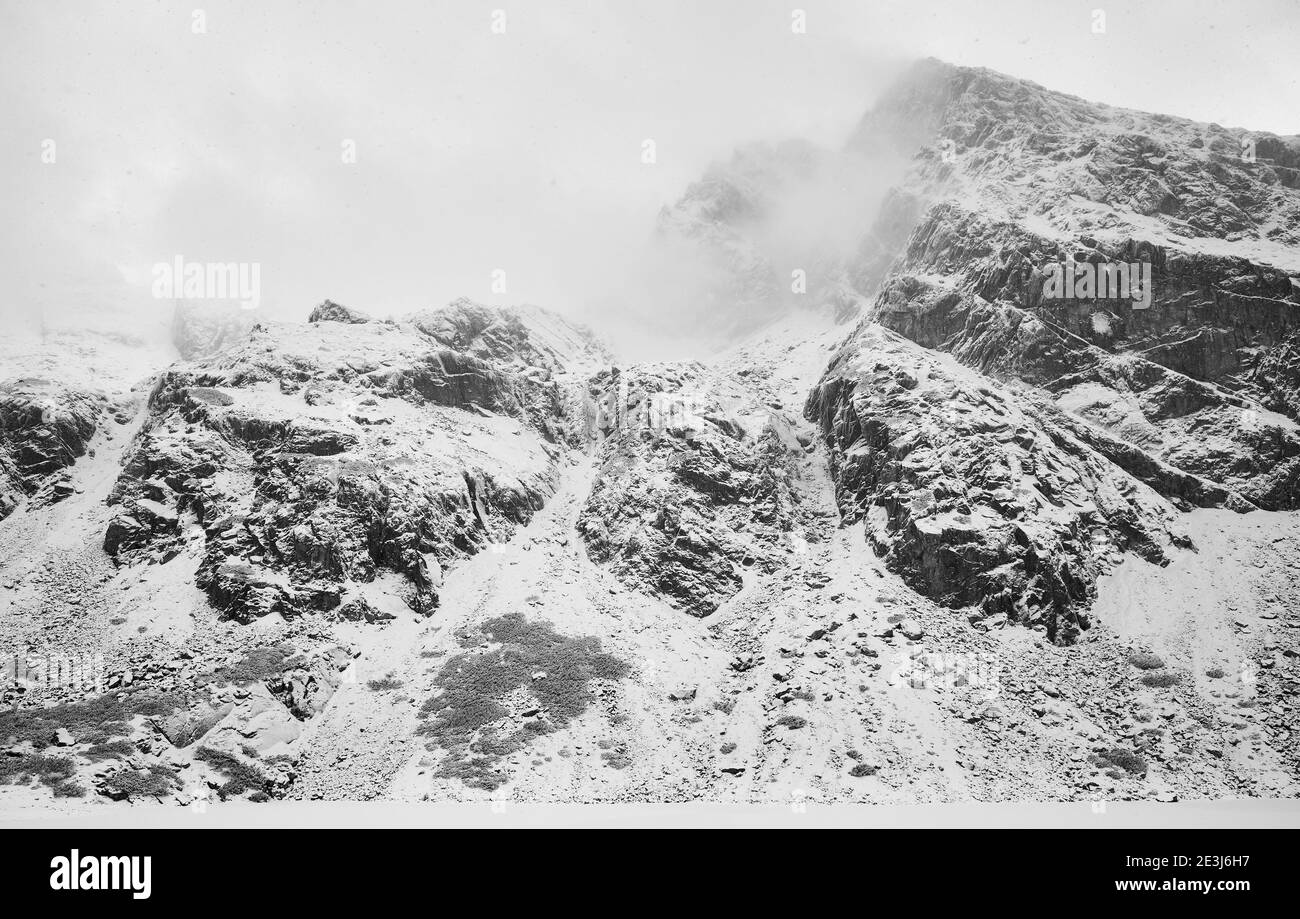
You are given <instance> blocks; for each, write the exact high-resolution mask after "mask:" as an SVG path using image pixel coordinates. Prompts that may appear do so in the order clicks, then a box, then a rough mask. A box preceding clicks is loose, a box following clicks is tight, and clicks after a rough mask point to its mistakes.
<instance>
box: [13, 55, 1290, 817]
mask: <svg viewBox="0 0 1300 919" xmlns="http://www.w3.org/2000/svg"><path fill="white" fill-rule="evenodd" d="M1298 169H1300V141H1297V139H1296V138H1279V137H1274V136H1272V135H1267V134H1263V133H1258V132H1247V131H1244V130H1239V129H1225V128H1221V127H1219V126H1217V125H1203V124H1196V123H1193V122H1189V121H1185V120H1182V119H1178V118H1172V117H1168V116H1162V115H1153V114H1146V113H1140V112H1131V111H1126V110H1121V109H1116V108H1113V107H1110V106H1105V105H1099V104H1094V103H1089V102H1085V101H1083V100H1080V99H1076V98H1073V97H1069V96H1065V95H1062V94H1060V93H1055V92H1052V91H1050V90H1047V89H1044V88H1042V87H1040V86H1037V85H1035V84H1032V83H1028V82H1025V81H1022V80H1017V79H1013V78H1010V77H1006V76H1002V75H1000V74H996V73H993V72H990V71H986V70H980V69H971V68H961V67H953V66H950V65H947V64H943V63H940V62H937V61H925V62H922V63H920V64H918V65H916V66H915V67H914V68H913V69H912V70H910V71H909V72H908V73H907V74H906V75H905V76H904V77H903V79H902V80H901V81H900V82H899V83H898V84H897V85H896V86H895V87H894V88H893V89H892V90H891V91H890V92H888V93H887V94H886V95H885V96H884V97H883V98H882V99H881V100H880V101H879V102H878V103H877V104H876V106H875V107H874V108H873V109H872V110H871V111H870V112H868V113H867V114H866V116H865V117H864V118H863V119H862V122H861V124H860V125H859V127H858V129H857V130H856V131H855V133H854V135H853V137H852V138H851V140H850V141H849V143H848V145H847V148H846V149H845V150H843V151H826V150H820V149H818V148H815V147H812V146H811V145H808V144H805V143H802V142H799V141H791V142H790V143H788V144H782V145H775V146H762V147H751V148H745V149H743V150H741V151H739V152H738V153H737V155H736V156H735V158H734V159H733V160H731V161H730V162H728V163H724V164H720V165H719V166H717V167H715V168H714V169H712V170H710V171H709V173H708V174H707V175H706V176H704V177H703V178H702V179H701V180H700V182H698V183H696V184H695V185H693V186H691V188H689V189H688V190H687V191H686V193H685V194H684V195H683V197H682V199H681V200H680V201H679V202H678V203H677V204H675V205H674V206H673V207H671V208H668V209H665V211H664V212H663V213H661V214H660V216H659V222H658V231H659V235H660V236H661V237H662V238H663V239H664V240H666V243H665V244H666V245H670V246H671V247H673V248H674V250H675V251H684V252H690V253H692V258H698V259H699V261H700V263H701V264H704V265H707V266H708V271H707V277H708V281H709V283H708V285H707V287H708V295H709V296H711V297H712V298H713V303H714V308H713V309H711V310H710V311H709V319H710V323H709V325H708V327H707V328H704V327H702V328H700V329H699V330H698V333H699V334H700V335H701V336H703V337H707V338H710V339H712V340H715V341H716V342H717V343H718V344H719V348H718V350H717V351H716V353H715V354H714V355H713V356H712V357H710V358H709V359H708V360H698V361H662V362H645V363H635V364H629V363H626V362H624V361H621V360H619V359H618V358H617V357H616V356H614V355H613V354H611V353H610V350H609V349H608V348H607V347H606V346H605V345H604V344H603V343H602V341H601V339H600V337H599V329H596V330H590V329H587V328H585V327H582V326H579V325H577V324H575V323H573V322H571V321H570V320H569V319H567V318H565V317H563V316H560V315H557V314H554V313H551V312H549V311H547V310H545V309H541V308H537V307H520V308H518V309H507V310H502V309H495V308H490V307H485V306H481V305H478V304H475V303H472V302H470V301H467V300H461V301H457V302H455V303H453V304H451V305H449V306H447V307H444V308H437V309H429V310H425V311H421V312H419V313H416V314H414V315H412V316H408V317H405V318H403V319H401V320H394V321H389V320H383V321H381V320H375V319H372V318H370V317H368V316H367V315H366V314H365V313H364V312H363V311H361V310H358V309H353V308H349V307H345V306H342V305H340V304H336V303H331V302H328V301H327V302H326V303H324V304H322V305H321V306H320V307H318V308H317V309H316V310H315V311H314V312H313V313H312V315H311V316H310V317H309V320H308V321H307V322H304V323H269V322H267V323H255V324H252V326H251V327H248V328H246V327H243V326H242V325H240V324H239V323H237V322H236V323H233V324H232V323H231V322H227V321H226V320H225V319H223V318H221V317H213V316H209V315H206V314H202V313H193V314H190V313H187V314H185V315H182V316H180V317H178V320H177V325H176V329H175V341H176V345H177V348H178V350H179V352H180V354H181V356H182V360H180V361H178V362H176V363H173V364H170V365H169V366H166V367H158V368H156V370H157V372H156V373H155V374H154V375H153V376H152V377H151V380H150V383H149V386H148V389H147V393H145V392H139V393H138V394H137V395H138V398H136V399H134V400H133V399H132V398H131V397H130V396H129V394H128V393H124V392H123V391H122V390H121V389H120V388H118V389H112V388H108V389H106V390H101V391H97V390H96V387H95V386H94V385H93V381H88V380H87V379H85V378H84V377H82V376H78V377H76V378H75V379H72V378H69V379H60V378H59V375H58V374H57V373H53V374H49V375H48V376H47V377H41V378H36V377H34V376H32V375H30V374H23V375H20V374H12V375H11V374H4V376H13V377H14V378H13V379H10V380H8V381H7V382H5V383H4V384H3V385H0V516H2V517H3V519H2V520H0V558H2V559H3V561H2V562H0V605H2V609H0V643H2V644H3V647H5V648H13V649H30V650H29V651H28V653H29V654H30V655H31V656H32V657H33V658H42V657H45V658H48V657H49V656H50V655H56V654H57V655H61V656H64V657H68V658H77V659H83V658H85V657H86V656H94V655H97V654H102V655H103V658H104V666H105V670H106V675H107V680H106V686H105V687H104V688H105V690H106V691H105V692H104V693H103V694H102V695H97V696H94V697H93V698H90V699H86V698H84V697H83V694H82V693H81V692H79V691H77V690H79V689H80V687H77V688H74V687H69V686H67V685H58V684H59V683H60V682H61V681H60V680H57V679H55V680H51V681H46V682H42V681H41V680H40V679H39V677H40V676H41V671H40V668H39V667H34V666H33V665H31V664H24V663H20V662H16V663H15V665H14V666H13V667H12V668H11V670H10V675H11V676H15V677H18V678H20V680H21V682H20V683H19V684H17V685H14V686H11V687H9V688H7V689H6V695H5V701H6V703H11V704H12V705H13V706H14V708H13V710H12V711H7V712H5V713H3V714H0V745H3V746H4V747H6V748H7V753H6V756H5V759H4V770H5V771H4V773H3V779H4V781H6V782H9V783H10V785H9V787H0V796H4V797H0V801H5V802H7V804H8V805H12V806H15V807H16V806H19V805H23V806H30V807H34V808H38V809H51V808H67V807H81V806H85V805H86V804H88V803H89V802H92V801H99V800H106V799H113V800H142V799H143V800H151V799H154V798H157V799H161V800H164V801H176V802H180V803H184V802H188V801H191V800H193V799H194V798H196V797H206V796H211V795H215V796H218V797H222V798H236V797H252V798H253V799H256V800H263V799H266V798H294V799H296V798H301V799H321V798H323V799H343V798H347V799H370V798H394V799H399V800H420V799H435V800H444V799H454V800H460V799H476V798H483V797H488V796H494V795H495V796H501V795H507V796H510V797H512V798H515V799H519V800H563V801H607V800H619V801H661V800H674V801H675V800H699V799H704V800H716V801H774V800H779V801H790V800H792V797H793V798H794V799H798V800H804V799H812V800H852V801H868V802H935V801H964V800H1024V799H1035V800H1044V799H1059V800H1076V799H1078V800H1082V799H1089V798H1106V799H1112V800H1113V799H1120V798H1157V799H1160V800H1174V799H1178V798H1197V797H1225V796H1242V795H1246V796H1294V795H1296V794H1297V789H1298V783H1300V760H1298V759H1297V747H1296V744H1295V736H1296V733H1295V732H1296V731H1297V724H1296V720H1297V712H1298V711H1300V709H1298V708H1297V704H1296V689H1297V687H1300V672H1298V671H1297V665H1296V659H1297V654H1298V653H1300V598H1298V597H1297V595H1296V592H1295V590H1294V587H1293V583H1294V581H1295V576H1296V573H1297V572H1298V571H1300V551H1297V550H1300V516H1297V514H1296V510H1297V503H1298V502H1300V431H1298V430H1297V423H1298V422H1300V395H1298V394H1300V332H1298V331H1297V329H1298V328H1300V171H1298ZM1067 264H1068V265H1069V266H1070V268H1069V271H1070V272H1071V273H1070V275H1069V279H1070V280H1069V285H1068V290H1066V289H1064V288H1061V287H1059V286H1058V287H1057V288H1053V287H1052V286H1051V281H1052V278H1053V277H1054V272H1060V271H1063V270H1064V268H1063V266H1065V265H1067ZM1119 265H1123V266H1125V269H1126V271H1127V270H1128V269H1129V268H1130V267H1132V268H1133V271H1134V272H1135V273H1134V277H1135V278H1138V279H1141V278H1144V277H1146V278H1149V281H1148V283H1147V286H1146V288H1143V289H1141V290H1140V291H1139V290H1138V289H1137V288H1136V287H1135V288H1132V289H1126V290H1124V291H1123V292H1121V291H1120V290H1119V289H1118V288H1116V289H1113V290H1109V291H1105V293H1106V294H1108V295H1105V296H1100V295H1099V293H1100V291H1099V290H1098V288H1097V287H1096V286H1095V282H1096V280H1097V278H1098V277H1103V276H1105V273H1106V270H1108V269H1107V268H1106V267H1105V266H1119ZM1098 266H1102V267H1100V268H1099V267H1098ZM1090 271H1091V275H1090V274H1089V272H1090ZM1144 271H1145V272H1146V273H1147V274H1146V275H1143V272H1144ZM795 272H799V273H801V274H802V280H803V281H804V282H805V283H804V285H803V286H802V288H799V287H798V286H791V280H792V277H793V276H794V273H795ZM1084 277H1089V278H1090V279H1091V280H1090V283H1093V284H1094V286H1092V287H1090V288H1088V287H1084V286H1082V282H1079V283H1076V279H1077V278H1084ZM236 318H239V317H236ZM15 369H18V368H15ZM20 657H21V655H20ZM47 683H48V685H47ZM55 703H60V704H57V705H56V704H55Z"/></svg>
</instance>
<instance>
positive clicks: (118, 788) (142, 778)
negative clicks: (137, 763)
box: [104, 763, 180, 799]
mask: <svg viewBox="0 0 1300 919" xmlns="http://www.w3.org/2000/svg"><path fill="white" fill-rule="evenodd" d="M179 785H180V783H179V782H178V781H177V779H176V770H174V769H172V768H170V767H168V766H164V765H163V764H162V763H155V764H154V765H152V766H149V767H148V768H146V769H122V770H119V771H118V772H114V773H113V774H112V775H110V776H108V778H106V779H104V791H105V793H106V794H107V795H108V796H109V797H110V798H117V799H121V798H137V799H138V798H162V797H166V796H167V795H169V794H171V793H172V792H173V791H174V790H175V789H176V788H177V787H179Z"/></svg>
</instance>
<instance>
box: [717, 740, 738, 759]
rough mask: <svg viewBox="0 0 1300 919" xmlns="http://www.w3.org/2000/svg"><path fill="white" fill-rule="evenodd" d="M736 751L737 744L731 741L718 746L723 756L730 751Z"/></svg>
mask: <svg viewBox="0 0 1300 919" xmlns="http://www.w3.org/2000/svg"><path fill="white" fill-rule="evenodd" d="M735 751H736V745H735V744H734V743H731V742H730V741H728V742H727V743H724V744H723V745H722V746H721V747H719V748H718V752H719V753H721V754H722V755H723V756H726V755H727V754H728V753H734V752H735Z"/></svg>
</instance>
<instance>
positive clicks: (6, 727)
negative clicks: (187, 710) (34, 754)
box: [0, 688, 189, 750]
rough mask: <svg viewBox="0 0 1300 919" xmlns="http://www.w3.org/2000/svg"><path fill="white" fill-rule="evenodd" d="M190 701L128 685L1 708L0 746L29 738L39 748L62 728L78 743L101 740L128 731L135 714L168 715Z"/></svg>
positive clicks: (17, 742) (181, 697) (47, 744)
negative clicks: (39, 704)
mask: <svg viewBox="0 0 1300 919" xmlns="http://www.w3.org/2000/svg"><path fill="white" fill-rule="evenodd" d="M188 702H189V700H188V698H187V697H186V696H185V695H183V694H179V693H162V692H157V691H155V690H152V689H146V688H141V689H127V690H122V691H119V692H111V693H105V694H103V695H100V696H94V697H92V698H89V699H85V700H82V701H78V702H64V703H63V704H61V705H52V706H49V707H48V708H26V709H18V708H14V709H10V710H9V711H6V712H0V746H13V745H15V744H20V743H22V742H23V741H30V742H31V744H32V746H33V747H35V748H36V749H38V750H40V749H43V748H45V747H47V746H49V745H50V744H51V743H53V738H54V732H55V731H56V730H58V729H59V728H65V729H66V730H67V731H68V733H70V734H71V735H72V737H73V739H74V740H76V741H77V742H78V743H89V744H104V743H108V742H109V741H111V740H114V739H116V738H120V737H126V736H128V735H129V734H130V733H131V726H130V724H128V722H129V721H130V720H131V719H132V718H134V717H135V716H136V715H145V716H148V717H160V716H164V715H169V714H171V713H172V712H174V711H176V710H177V709H178V708H182V707H184V706H185V705H187V704H188Z"/></svg>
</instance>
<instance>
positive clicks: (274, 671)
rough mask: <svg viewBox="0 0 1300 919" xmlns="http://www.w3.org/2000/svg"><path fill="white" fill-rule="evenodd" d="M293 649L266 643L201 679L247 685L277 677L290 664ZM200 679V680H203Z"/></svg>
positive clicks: (222, 683) (218, 682)
mask: <svg viewBox="0 0 1300 919" xmlns="http://www.w3.org/2000/svg"><path fill="white" fill-rule="evenodd" d="M293 656H294V653H293V649H292V648H290V647H288V646H287V645H266V646H263V647H261V648H253V649H252V650H251V651H249V652H248V653H247V654H245V655H244V656H243V657H242V658H241V659H240V660H238V661H236V662H235V663H233V664H227V665H225V666H223V667H218V668H217V669H216V670H213V671H212V672H211V673H209V674H207V676H206V677H205V678H203V679H206V680H207V681H209V682H212V683H217V684H221V685H224V684H227V683H230V684H233V685H235V686H247V685H248V684H250V683H256V682H258V681H260V680H269V679H271V678H272V677H278V676H279V675H280V674H282V673H284V671H285V670H286V669H288V668H289V667H290V666H291V663H292V658H293ZM203 679H200V682H203Z"/></svg>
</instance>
